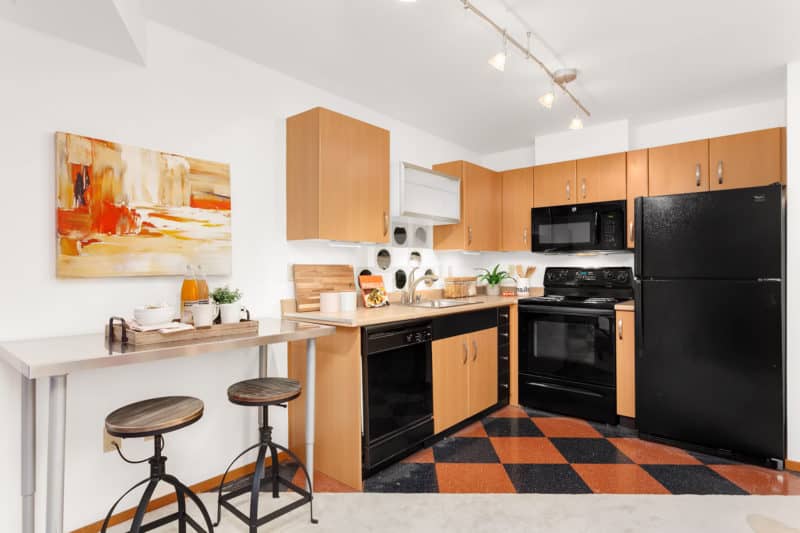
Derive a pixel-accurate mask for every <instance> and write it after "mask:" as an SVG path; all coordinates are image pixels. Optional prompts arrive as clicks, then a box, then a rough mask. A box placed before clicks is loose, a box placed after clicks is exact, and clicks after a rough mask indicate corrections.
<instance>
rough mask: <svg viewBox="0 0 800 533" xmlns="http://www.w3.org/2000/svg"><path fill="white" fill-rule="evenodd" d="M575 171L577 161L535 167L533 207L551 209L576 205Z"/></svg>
mask: <svg viewBox="0 0 800 533" xmlns="http://www.w3.org/2000/svg"><path fill="white" fill-rule="evenodd" d="M575 170H576V168H575V161H564V162H563V163H551V164H549V165H541V166H538V167H534V169H533V206H534V207H549V206H553V205H565V204H574V203H576V202H577V194H576V193H577V191H576V190H575Z"/></svg>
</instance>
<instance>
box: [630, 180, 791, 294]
mask: <svg viewBox="0 0 800 533" xmlns="http://www.w3.org/2000/svg"><path fill="white" fill-rule="evenodd" d="M636 202H637V203H636V205H635V208H636V223H637V228H636V229H637V235H636V275H637V277H640V278H656V279H681V278H700V279H759V278H780V277H782V276H781V242H782V239H783V235H782V227H783V225H782V205H783V198H782V187H781V185H780V184H775V185H769V186H766V187H756V188H750V189H734V190H729V191H715V192H705V193H696V194H677V195H671V196H655V197H652V198H641V199H637V200H636Z"/></svg>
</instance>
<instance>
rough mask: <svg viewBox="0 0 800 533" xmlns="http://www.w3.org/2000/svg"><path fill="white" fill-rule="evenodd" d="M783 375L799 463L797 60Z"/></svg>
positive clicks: (791, 72)
mask: <svg viewBox="0 0 800 533" xmlns="http://www.w3.org/2000/svg"><path fill="white" fill-rule="evenodd" d="M786 155H787V168H786V171H787V176H786V178H787V184H786V185H787V186H786V196H787V200H786V204H787V238H786V250H787V253H786V256H787V257H786V272H787V276H786V277H787V283H786V297H787V298H786V299H787V304H786V307H787V309H786V324H787V328H786V330H787V332H786V336H787V339H786V340H787V349H786V374H787V408H788V413H787V420H788V430H787V434H788V439H789V443H788V444H789V448H788V453H787V455H788V457H789V459H793V460H794V461H800V328H798V327H797V317H798V316H800V281H798V279H797V278H796V277H793V276H797V275H798V273H800V61H799V62H796V63H792V64H790V65H789V66H788V67H787V71H786Z"/></svg>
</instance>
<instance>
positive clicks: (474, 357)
mask: <svg viewBox="0 0 800 533" xmlns="http://www.w3.org/2000/svg"><path fill="white" fill-rule="evenodd" d="M472 349H473V350H475V353H474V354H473V356H472V362H473V363H474V362H475V361H477V360H478V343H477V342H476V341H475V339H472Z"/></svg>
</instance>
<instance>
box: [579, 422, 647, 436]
mask: <svg viewBox="0 0 800 533" xmlns="http://www.w3.org/2000/svg"><path fill="white" fill-rule="evenodd" d="M589 424H590V425H591V426H592V427H593V428H594V429H596V430H597V432H598V433H600V434H601V435H602V436H604V437H638V436H639V432H638V431H637V430H635V429H633V428H626V427H625V426H617V425H611V424H603V423H601V422H589Z"/></svg>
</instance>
